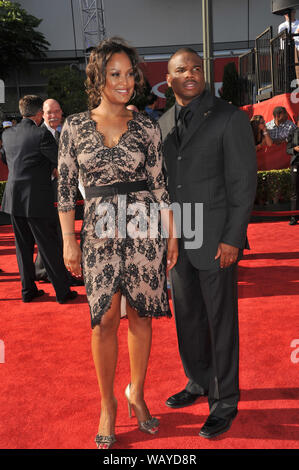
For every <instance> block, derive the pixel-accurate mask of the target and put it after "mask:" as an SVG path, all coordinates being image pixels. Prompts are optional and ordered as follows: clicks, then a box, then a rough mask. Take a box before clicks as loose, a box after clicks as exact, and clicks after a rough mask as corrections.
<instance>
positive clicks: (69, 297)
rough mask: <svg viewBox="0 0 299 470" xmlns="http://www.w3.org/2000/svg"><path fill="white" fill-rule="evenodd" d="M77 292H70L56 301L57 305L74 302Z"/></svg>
mask: <svg viewBox="0 0 299 470" xmlns="http://www.w3.org/2000/svg"><path fill="white" fill-rule="evenodd" d="M77 295H78V294H77V292H76V291H75V290H70V291H69V292H68V293H67V294H66V295H65V296H64V297H63V298H62V299H56V301H57V302H58V303H59V304H65V303H66V302H68V301H69V300H74V299H75V298H76V297H77Z"/></svg>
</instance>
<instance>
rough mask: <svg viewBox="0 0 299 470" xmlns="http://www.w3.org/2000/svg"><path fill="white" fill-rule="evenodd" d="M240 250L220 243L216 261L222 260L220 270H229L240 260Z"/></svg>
mask: <svg viewBox="0 0 299 470" xmlns="http://www.w3.org/2000/svg"><path fill="white" fill-rule="evenodd" d="M238 254H239V248H237V247H236V246H232V245H227V244H226V243H219V245H218V250H217V254H216V256H215V259H218V258H220V268H228V267H229V266H231V265H232V264H233V263H235V262H236V261H237V259H238Z"/></svg>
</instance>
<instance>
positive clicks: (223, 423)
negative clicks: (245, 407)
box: [199, 410, 238, 439]
mask: <svg viewBox="0 0 299 470" xmlns="http://www.w3.org/2000/svg"><path fill="white" fill-rule="evenodd" d="M237 413H238V410H236V411H235V412H234V413H232V414H231V415H230V416H229V417H228V418H219V417H218V416H214V415H210V416H209V417H208V419H207V420H206V422H205V424H204V425H203V427H202V428H201V430H200V433H199V435H200V436H202V437H205V438H206V439H211V438H212V437H216V436H219V435H220V434H222V433H224V432H226V431H228V430H229V428H230V427H231V425H232V422H233V420H234V418H235V417H236V415H237Z"/></svg>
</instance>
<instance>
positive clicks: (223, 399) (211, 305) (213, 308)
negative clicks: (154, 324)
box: [170, 248, 239, 418]
mask: <svg viewBox="0 0 299 470" xmlns="http://www.w3.org/2000/svg"><path fill="white" fill-rule="evenodd" d="M170 277H171V284H172V296H173V300H174V312H175V320H176V328H177V335H178V345H179V352H180V356H181V360H182V363H183V367H184V370H185V374H186V376H187V377H188V379H189V382H188V384H187V386H186V389H187V390H188V391H189V392H191V393H202V392H203V391H208V401H209V407H210V413H211V414H214V415H215V416H218V417H223V418H225V417H227V416H229V415H230V414H231V413H232V412H233V411H234V409H236V408H237V404H238V401H239V327H238V293H237V264H236V263H235V264H234V265H232V266H230V267H228V268H224V269H221V268H220V267H215V268H213V269H210V270H199V269H197V268H195V267H194V266H193V265H192V264H191V262H190V260H189V258H188V255H187V252H186V250H185V249H183V248H182V249H181V250H180V255H179V258H178V261H177V264H176V265H175V267H174V268H173V269H172V270H171V276H170Z"/></svg>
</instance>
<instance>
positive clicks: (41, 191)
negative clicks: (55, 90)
mask: <svg viewBox="0 0 299 470" xmlns="http://www.w3.org/2000/svg"><path fill="white" fill-rule="evenodd" d="M42 107H43V101H42V99H41V98H40V97H38V96H35V95H27V96H24V97H23V98H21V100H20V102H19V108H20V113H21V115H22V116H23V119H22V121H21V122H20V123H19V124H17V125H16V126H13V127H11V128H10V129H8V130H7V131H5V133H4V134H3V148H4V151H5V156H6V161H7V165H8V170H9V173H8V180H7V183H6V186H5V191H4V195H3V200H2V210H3V212H7V213H8V214H10V215H11V220H12V225H13V230H14V234H15V243H16V254H17V261H18V266H19V270H20V275H21V282H22V299H23V302H31V301H32V300H33V299H34V298H36V297H40V296H41V295H43V294H44V291H43V290H38V289H37V287H36V285H35V282H34V281H35V271H34V263H33V251H34V244H35V242H36V244H37V246H38V249H39V251H40V253H41V257H42V260H43V263H44V265H45V267H46V270H47V273H48V276H49V278H50V281H51V282H52V284H53V286H54V289H55V292H56V300H57V302H59V303H65V302H67V301H68V300H72V299H74V298H75V297H76V296H77V293H76V292H74V291H71V290H70V289H69V283H68V276H67V271H66V268H65V266H64V262H63V256H62V251H61V245H60V244H59V240H58V236H57V230H56V213H55V207H54V198H53V190H52V186H51V168H52V167H57V144H56V143H55V141H54V140H53V138H52V136H51V134H50V133H49V131H48V130H46V129H45V128H40V127H38V126H39V124H40V123H41V121H42V116H43V110H42Z"/></svg>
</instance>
